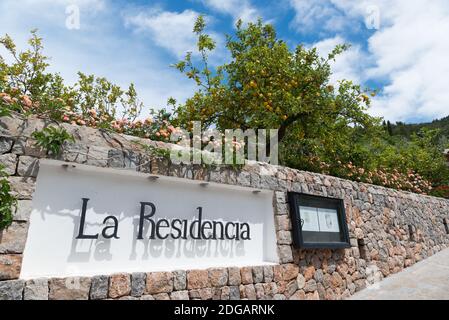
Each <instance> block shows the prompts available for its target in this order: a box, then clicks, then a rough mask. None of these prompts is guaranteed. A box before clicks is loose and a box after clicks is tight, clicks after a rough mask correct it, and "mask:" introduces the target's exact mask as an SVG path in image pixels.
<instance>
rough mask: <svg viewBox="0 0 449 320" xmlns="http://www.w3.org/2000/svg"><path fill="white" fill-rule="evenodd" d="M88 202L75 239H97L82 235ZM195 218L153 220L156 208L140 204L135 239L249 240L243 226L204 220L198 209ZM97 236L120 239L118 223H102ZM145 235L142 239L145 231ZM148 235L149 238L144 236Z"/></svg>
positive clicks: (247, 228) (246, 226)
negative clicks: (190, 219) (191, 219)
mask: <svg viewBox="0 0 449 320" xmlns="http://www.w3.org/2000/svg"><path fill="white" fill-rule="evenodd" d="M89 200H90V199H88V198H82V201H83V204H82V208H81V217H80V224H79V230H78V236H77V237H76V239H98V237H99V235H100V234H99V233H95V234H87V233H86V231H85V225H86V216H87V204H88V202H89ZM197 210H198V217H195V219H193V221H189V220H187V219H178V218H177V219H172V220H168V219H164V218H162V219H155V216H156V206H155V204H154V203H152V202H140V213H139V226H138V230H137V239H138V240H143V239H144V238H145V237H147V239H151V240H153V239H160V240H164V239H168V238H171V239H184V240H187V239H195V240H237V241H239V240H251V234H250V226H249V224H248V223H246V222H223V221H214V220H206V219H204V217H203V208H202V207H198V208H197ZM103 225H104V227H103V229H102V230H101V236H102V237H103V238H105V239H120V237H119V220H118V219H117V217H115V216H113V215H111V216H107V217H106V218H104V220H103ZM146 226H148V228H149V229H147V230H146V235H145V237H144V230H145V227H146ZM148 234H149V236H148Z"/></svg>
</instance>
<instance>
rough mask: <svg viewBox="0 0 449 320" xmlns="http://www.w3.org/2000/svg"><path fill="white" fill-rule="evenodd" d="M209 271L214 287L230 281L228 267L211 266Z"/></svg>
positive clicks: (210, 281) (211, 283)
mask: <svg viewBox="0 0 449 320" xmlns="http://www.w3.org/2000/svg"><path fill="white" fill-rule="evenodd" d="M208 272H209V283H210V285H211V286H213V287H223V286H225V285H227V283H228V270H227V269H226V268H211V269H209V270H208Z"/></svg>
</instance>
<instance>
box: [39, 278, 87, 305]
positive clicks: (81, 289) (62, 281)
mask: <svg viewBox="0 0 449 320" xmlns="http://www.w3.org/2000/svg"><path fill="white" fill-rule="evenodd" d="M90 284H91V278H87V277H71V278H53V279H50V280H49V294H48V298H49V300H88V299H89V291H90Z"/></svg>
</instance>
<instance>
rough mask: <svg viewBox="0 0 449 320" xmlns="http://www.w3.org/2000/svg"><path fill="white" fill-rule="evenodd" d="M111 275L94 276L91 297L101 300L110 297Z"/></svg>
mask: <svg viewBox="0 0 449 320" xmlns="http://www.w3.org/2000/svg"><path fill="white" fill-rule="evenodd" d="M108 289H109V277H108V276H106V275H99V276H94V277H92V285H91V287H90V294H89V296H90V299H91V300H101V299H107V298H108Z"/></svg>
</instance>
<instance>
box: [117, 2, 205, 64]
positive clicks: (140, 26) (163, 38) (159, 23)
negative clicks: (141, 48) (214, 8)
mask: <svg viewBox="0 0 449 320" xmlns="http://www.w3.org/2000/svg"><path fill="white" fill-rule="evenodd" d="M198 15H199V13H198V12H196V11H193V10H184V11H183V12H181V13H178V12H170V11H162V10H159V9H155V8H153V9H150V10H147V11H146V12H140V13H138V14H137V15H125V23H126V25H127V26H129V27H133V28H135V29H136V30H137V31H140V32H149V33H150V35H151V37H152V39H153V40H154V42H155V43H156V44H157V45H158V46H160V47H162V48H165V49H167V50H169V51H170V52H172V53H173V54H174V55H176V56H177V57H178V58H181V57H183V56H184V55H185V53H186V52H187V51H195V47H196V41H197V40H196V35H195V34H194V33H193V32H192V30H193V25H194V23H195V20H196V18H197V17H198Z"/></svg>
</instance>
